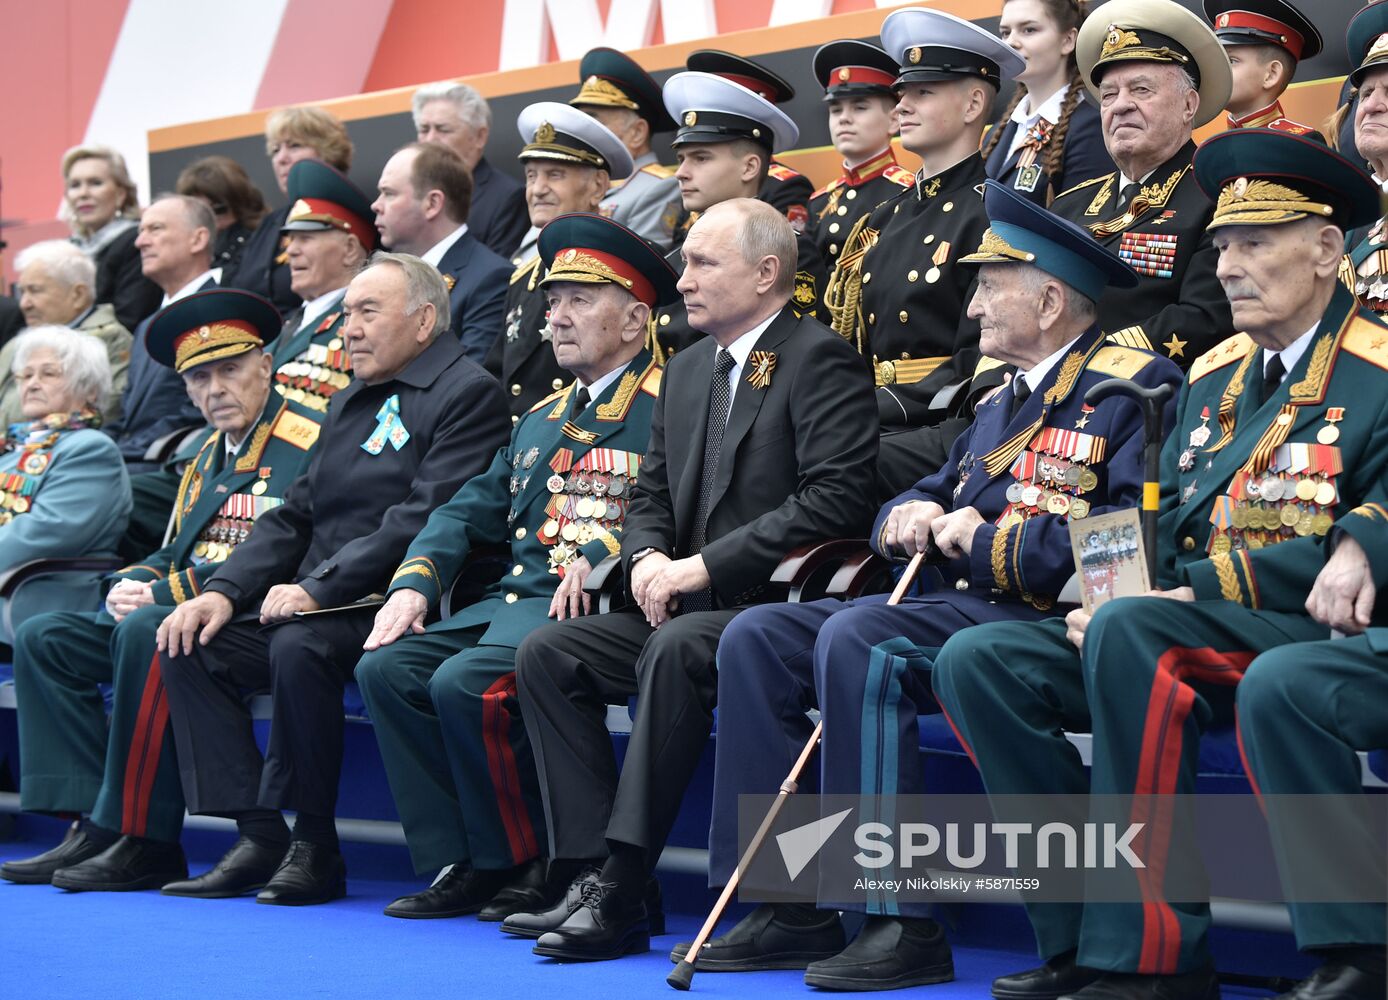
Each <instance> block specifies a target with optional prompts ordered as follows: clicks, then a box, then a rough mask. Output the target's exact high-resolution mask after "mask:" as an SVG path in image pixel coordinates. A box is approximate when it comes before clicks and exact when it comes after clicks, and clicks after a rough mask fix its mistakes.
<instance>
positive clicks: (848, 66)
mask: <svg viewBox="0 0 1388 1000" xmlns="http://www.w3.org/2000/svg"><path fill="white" fill-rule="evenodd" d="M814 75H815V79H816V80H818V81H819V82H820V85H821V86H822V87H823V88H824V103H825V105H826V106H827V107H828V110H829V136H830V138H832V139H833V141H834V148H835V149H836V150H838V152H839V155H841V156H842V157H843V173H842V174H840V175H839V176H838V177H836V178H834V179H833V180H832V181H830V182H829V183H828V184H826V185H824V187H822V188H820V189H819V190H818V191H816V192H815V193H814V195H813V196H812V197H811V198H810V226H811V228H812V230H813V236H814V241H815V246H817V247H819V252H820V255H821V256H823V258H824V263H825V265H826V266H827V267H828V268H829V269H831V270H832V269H833V267H834V264H835V263H837V262H838V257H839V251H840V250H841V249H843V245H844V241H845V240H846V239H847V237H848V234H849V233H850V232H852V231H853V227H854V226H856V225H857V224H858V220H859V219H861V218H862V217H863V216H865V215H867V214H868V213H869V212H871V211H872V210H873V209H874V208H876V207H877V206H878V205H880V204H882V202H884V201H887V200H888V199H889V198H894V197H896V196H897V195H899V194H901V191H902V188H909V187H912V186H914V185H915V183H916V175H915V174H913V173H911V171H909V170H907V169H906V168H905V167H903V166H900V165H898V164H897V162H896V154H895V153H894V152H893V151H892V135H893V134H894V132H895V128H894V126H893V125H892V108H894V107H895V106H896V94H895V93H893V91H892V87H893V85H894V84H895V83H896V76H897V65H896V60H895V59H893V58H892V57H891V56H889V55H887V53H886V52H885V51H884V50H882V49H880V48H878V47H877V46H876V45H869V44H868V43H867V42H859V41H854V40H853V39H840V40H839V41H836V42H829V43H827V44H825V45H821V46H820V47H819V49H818V51H816V52H815V54H814Z"/></svg>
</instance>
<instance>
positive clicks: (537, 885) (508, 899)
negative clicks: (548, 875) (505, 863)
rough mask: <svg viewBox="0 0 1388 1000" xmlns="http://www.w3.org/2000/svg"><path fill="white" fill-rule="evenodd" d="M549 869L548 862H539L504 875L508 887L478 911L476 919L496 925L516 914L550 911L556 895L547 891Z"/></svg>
mask: <svg viewBox="0 0 1388 1000" xmlns="http://www.w3.org/2000/svg"><path fill="white" fill-rule="evenodd" d="M547 867H548V862H547V861H546V859H545V858H536V859H535V860H534V861H527V862H526V863H525V864H523V865H518V866H516V867H515V868H512V869H510V870H509V871H507V872H504V873H503V874H504V875H505V877H506V881H505V884H504V885H502V887H501V888H500V889H498V890H497V891H496V894H495V895H494V896H492V898H491V899H489V900H487V903H486V905H485V906H483V907H482V908H481V909H480V910H478V911H477V919H478V920H486V921H489V922H492V923H495V922H497V921H500V920H505V919H506V918H507V917H509V916H510V915H511V914H513V913H531V912H533V911H535V910H546V909H549V907H550V905H551V904H552V902H553V896H554V894H553V893H552V892H549V891H547V890H548V889H549V885H548V883H547V881H546V879H545V869H546V868H547Z"/></svg>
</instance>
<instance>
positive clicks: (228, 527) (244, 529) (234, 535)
mask: <svg viewBox="0 0 1388 1000" xmlns="http://www.w3.org/2000/svg"><path fill="white" fill-rule="evenodd" d="M254 526H255V521H253V520H251V519H250V518H241V517H219V518H216V519H214V520H213V522H212V523H211V524H210V525H208V526H207V528H206V529H204V531H203V532H202V534H201V535H199V536H198V542H197V544H196V545H194V546H193V555H194V557H196V558H198V559H203V560H205V561H207V562H222V561H224V560H225V559H226V557H227V556H229V555H231V553H232V550H233V549H235V548H236V546H238V545H240V544H241V543H242V542H244V541H245V540H246V539H247V538H249V537H250V534H251V528H252V527H254Z"/></svg>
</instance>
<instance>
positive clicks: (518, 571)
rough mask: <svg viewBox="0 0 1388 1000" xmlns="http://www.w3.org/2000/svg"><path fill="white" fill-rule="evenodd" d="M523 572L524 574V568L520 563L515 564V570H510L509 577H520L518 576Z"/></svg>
mask: <svg viewBox="0 0 1388 1000" xmlns="http://www.w3.org/2000/svg"><path fill="white" fill-rule="evenodd" d="M524 572H525V567H524V566H522V565H521V564H520V563H516V568H515V569H513V570H511V575H512V576H520V575H521V574H522V573H524Z"/></svg>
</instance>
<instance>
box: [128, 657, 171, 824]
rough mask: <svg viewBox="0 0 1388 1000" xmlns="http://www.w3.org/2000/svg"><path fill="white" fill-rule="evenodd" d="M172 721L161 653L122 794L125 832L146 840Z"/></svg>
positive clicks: (153, 664) (148, 683) (143, 701)
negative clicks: (161, 757) (161, 756)
mask: <svg viewBox="0 0 1388 1000" xmlns="http://www.w3.org/2000/svg"><path fill="white" fill-rule="evenodd" d="M168 722H169V701H168V698H167V697H166V696H165V694H164V675H163V674H162V673H161V672H160V670H159V654H158V653H155V654H154V657H153V658H152V659H151V660H150V664H149V673H148V674H147V675H146V676H145V690H144V693H143V694H142V695H141V696H140V711H139V714H138V715H137V716H136V717H135V729H134V732H133V733H131V736H130V749H129V751H128V752H127V754H126V759H125V787H124V789H123V794H122V795H121V833H124V834H128V835H129V836H132V837H143V836H144V835H145V827H146V824H147V823H148V820H149V798H150V793H151V792H152V791H153V788H154V776H155V774H156V773H157V772H158V770H159V754H160V753H161V752H162V751H163V748H164V729H165V727H166V726H167V725H168Z"/></svg>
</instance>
